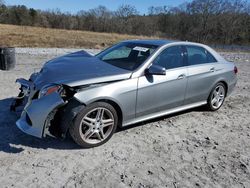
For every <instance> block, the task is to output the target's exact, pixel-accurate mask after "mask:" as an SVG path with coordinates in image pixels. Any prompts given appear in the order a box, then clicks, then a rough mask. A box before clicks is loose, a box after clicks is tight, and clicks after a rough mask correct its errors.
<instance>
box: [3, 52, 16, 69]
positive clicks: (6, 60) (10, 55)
mask: <svg viewBox="0 0 250 188" xmlns="http://www.w3.org/2000/svg"><path fill="white" fill-rule="evenodd" d="M15 64H16V57H15V48H0V69H1V70H4V71H7V70H11V69H14V67H15Z"/></svg>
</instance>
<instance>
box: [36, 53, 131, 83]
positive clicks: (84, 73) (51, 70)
mask: <svg viewBox="0 0 250 188" xmlns="http://www.w3.org/2000/svg"><path fill="white" fill-rule="evenodd" d="M131 73H132V72H131V71H128V70H124V69H121V68H118V67H116V66H113V65H110V64H108V63H105V62H103V61H101V60H100V59H98V58H96V57H94V56H91V55H90V54H88V53H87V52H85V51H79V52H75V53H72V54H68V55H65V56H62V57H59V58H56V59H53V60H51V61H49V62H47V63H46V64H45V65H44V67H43V68H42V70H41V72H40V73H38V74H37V75H36V76H35V77H31V80H32V81H33V82H34V83H35V85H36V87H37V88H41V87H43V86H44V85H47V84H65V85H68V86H70V87H75V86H81V85H88V84H94V83H102V82H111V81H117V80H124V79H128V78H130V76H131Z"/></svg>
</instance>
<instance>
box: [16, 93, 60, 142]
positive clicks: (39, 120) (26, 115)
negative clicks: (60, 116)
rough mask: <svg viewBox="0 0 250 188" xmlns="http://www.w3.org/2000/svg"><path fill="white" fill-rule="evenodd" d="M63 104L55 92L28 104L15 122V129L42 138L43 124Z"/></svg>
mask: <svg viewBox="0 0 250 188" xmlns="http://www.w3.org/2000/svg"><path fill="white" fill-rule="evenodd" d="M64 104H65V102H64V101H63V99H62V98H61V96H60V94H59V93H57V92H55V93H52V94H50V95H47V96H44V97H42V98H40V99H35V100H32V101H31V102H30V103H28V104H27V105H26V106H25V108H24V110H23V112H22V115H21V117H20V119H19V120H18V121H17V122H16V125H17V127H18V128H19V129H20V130H22V131H23V132H25V133H27V134H29V135H32V136H35V137H38V138H42V137H44V136H45V135H44V129H45V122H46V120H47V117H48V115H49V114H50V112H52V111H53V110H54V109H57V108H59V107H61V106H63V105H64Z"/></svg>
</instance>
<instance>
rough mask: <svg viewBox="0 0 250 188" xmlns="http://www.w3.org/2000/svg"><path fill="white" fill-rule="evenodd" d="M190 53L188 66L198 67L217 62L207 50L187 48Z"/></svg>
mask: <svg viewBox="0 0 250 188" xmlns="http://www.w3.org/2000/svg"><path fill="white" fill-rule="evenodd" d="M186 48H187V53H188V64H189V65H198V64H205V63H213V62H217V61H216V59H215V58H214V56H213V55H212V54H211V53H209V52H208V51H207V50H206V49H205V48H202V47H199V46H186Z"/></svg>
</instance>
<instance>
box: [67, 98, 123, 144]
mask: <svg viewBox="0 0 250 188" xmlns="http://www.w3.org/2000/svg"><path fill="white" fill-rule="evenodd" d="M117 122H118V116H117V112H116V110H115V109H114V107H113V106H111V105H110V104H108V103H104V102H96V103H93V104H91V105H89V106H87V107H86V108H84V109H83V110H82V111H81V112H80V113H79V114H78V115H77V117H76V119H75V121H74V123H73V125H72V127H70V130H69V131H70V134H71V136H72V138H73V140H74V141H75V142H76V143H77V144H78V145H80V146H82V147H84V148H91V147H96V146H99V145H102V144H104V143H105V142H107V141H108V140H109V139H110V138H111V137H112V135H113V133H114V131H115V130H116V127H117Z"/></svg>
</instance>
